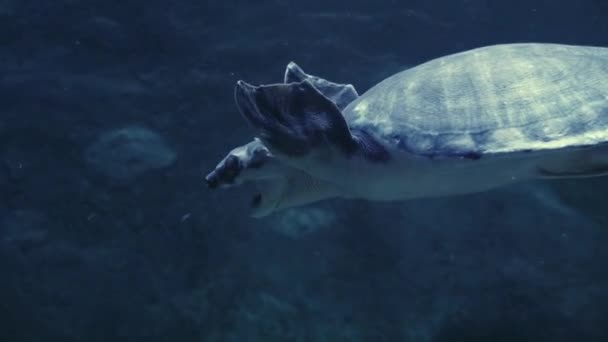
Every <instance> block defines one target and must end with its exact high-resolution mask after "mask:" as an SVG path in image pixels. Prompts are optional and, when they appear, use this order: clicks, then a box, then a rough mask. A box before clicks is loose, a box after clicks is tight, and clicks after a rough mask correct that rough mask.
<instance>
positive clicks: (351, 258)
mask: <svg viewBox="0 0 608 342" xmlns="http://www.w3.org/2000/svg"><path fill="white" fill-rule="evenodd" d="M531 41H533V42H553V43H565V44H578V45H597V46H608V1H606V0H578V1H574V0H571V1H547V0H526V1H524V0H511V1H500V0H449V1H448V0H444V1H422V0H417V1H405V0H403V1H363V0H350V1H328V0H325V1H319V0H307V1H290V0H260V1H244V0H238V1H237V0H221V1H220V0H217V1H203V0H198V1H191V0H188V1H173V2H170V1H144V0H123V1H95V0H90V1H75V0H53V1H42V0H39V1H32V0H0V341H2V342H5V341H6V342H12V341H89V342H93V341H104V342H105V341H239V342H240V341H390V342H393V341H433V342H436V341H573V340H577V341H608V271H607V267H608V211H607V205H606V204H607V203H608V178H603V179H602V178H597V179H585V180H564V181H551V182H549V181H543V182H540V181H539V182H530V183H524V184H518V185H515V186H510V187H506V188H502V189H498V190H495V191H491V192H488V193H483V194H475V195H467V196H460V197H451V198H442V199H426V200H415V201H408V202H392V203H374V202H368V201H356V200H351V201H346V200H331V201H324V202H321V203H318V204H315V205H309V206H305V207H300V208H295V209H289V210H286V211H283V212H279V213H277V214H274V215H271V216H269V217H266V218H263V219H259V220H256V219H252V218H250V217H248V214H247V212H248V201H249V198H248V196H249V195H248V194H247V193H246V192H243V191H238V190H235V191H210V190H208V189H207V188H206V187H205V184H204V178H203V177H204V175H205V173H206V172H208V171H210V170H211V169H213V167H214V166H215V165H216V163H217V162H218V161H219V160H220V159H221V158H223V156H224V155H225V154H226V153H227V152H228V151H229V150H230V149H232V148H233V147H235V146H238V145H242V144H244V143H246V142H248V141H250V140H251V138H252V136H253V131H252V129H251V128H250V127H248V125H247V124H246V122H245V121H244V120H243V119H242V118H241V116H240V115H239V114H238V111H237V109H236V106H235V105H234V101H233V87H234V84H235V82H236V80H238V79H244V80H247V81H248V82H251V83H254V84H262V83H271V82H278V81H280V80H281V79H282V75H283V71H284V68H285V66H286V65H287V63H288V62H290V61H295V62H297V63H298V64H299V65H301V66H302V67H303V68H304V70H306V71H307V72H310V73H312V74H314V75H319V76H321V77H324V78H327V79H329V80H333V81H336V82H342V83H352V84H354V85H355V87H356V88H357V89H358V90H359V92H360V93H362V92H364V91H365V90H366V89H368V88H369V87H371V86H372V85H374V84H375V83H377V82H379V81H381V80H382V79H384V78H385V77H387V76H389V75H392V74H394V73H396V72H398V71H401V70H403V69H406V68H408V67H411V66H414V65H416V64H419V63H422V62H425V61H427V60H429V59H431V58H436V57H440V56H443V55H446V54H449V53H454V52H459V51H463V50H467V49H470V48H474V47H479V46H484V45H490V44H497V43H512V42H531Z"/></svg>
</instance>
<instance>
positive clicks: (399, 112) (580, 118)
mask: <svg viewBox="0 0 608 342" xmlns="http://www.w3.org/2000/svg"><path fill="white" fill-rule="evenodd" d="M343 115H344V117H345V118H346V121H347V123H348V125H349V127H350V129H352V130H364V131H367V132H369V133H372V134H374V135H375V136H377V137H379V138H382V139H383V140H384V141H385V142H387V143H389V144H393V145H397V146H399V147H400V148H402V149H405V150H407V151H408V152H410V153H413V154H419V155H428V156H454V155H460V156H473V157H479V156H482V155H484V154H495V153H509V152H519V151H532V150H543V149H557V148H563V147H572V146H586V145H594V144H598V143H603V142H606V141H608V48H601V47H583V46H569V45H556V44H532V43H530V44H508V45H494V46H488V47H483V48H478V49H474V50H470V51H466V52H462V53H457V54H453V55H449V56H446V57H442V58H438V59H435V60H432V61H430V62H427V63H424V64H421V65H419V66H417V67H414V68H412V69H409V70H406V71H403V72H400V73H398V74H396V75H394V76H392V77H390V78H388V79H386V80H384V81H383V82H381V83H379V84H378V85H376V86H375V87H373V88H372V89H370V90H369V91H367V92H366V93H365V94H363V95H362V96H361V97H359V98H357V99H356V100H355V101H353V102H352V103H350V104H349V105H348V106H347V107H346V108H345V110H344V111H343Z"/></svg>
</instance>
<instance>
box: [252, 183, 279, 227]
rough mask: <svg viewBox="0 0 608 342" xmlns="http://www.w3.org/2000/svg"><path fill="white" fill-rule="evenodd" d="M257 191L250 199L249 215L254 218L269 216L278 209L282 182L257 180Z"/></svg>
mask: <svg viewBox="0 0 608 342" xmlns="http://www.w3.org/2000/svg"><path fill="white" fill-rule="evenodd" d="M255 187H256V188H257V191H255V192H254V193H253V195H252V196H251V197H250V202H249V210H250V215H251V216H252V217H255V218H260V217H264V216H267V215H270V214H271V213H273V212H274V211H276V210H278V209H280V208H279V206H280V203H281V198H282V197H283V193H284V182H282V181H280V180H259V181H256V182H255Z"/></svg>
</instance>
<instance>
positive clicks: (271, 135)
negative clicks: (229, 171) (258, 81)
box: [235, 80, 357, 157]
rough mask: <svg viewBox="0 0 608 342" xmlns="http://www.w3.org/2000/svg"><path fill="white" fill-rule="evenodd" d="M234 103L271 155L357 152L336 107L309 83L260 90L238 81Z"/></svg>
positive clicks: (278, 85) (354, 143) (277, 85)
mask: <svg viewBox="0 0 608 342" xmlns="http://www.w3.org/2000/svg"><path fill="white" fill-rule="evenodd" d="M235 100H236V103H237V106H238V108H239V111H240V112H241V114H242V115H243V116H244V117H245V118H246V119H247V121H249V123H251V125H253V127H254V128H255V129H256V130H257V131H258V135H259V138H260V139H261V140H262V141H263V143H264V145H265V146H267V147H268V148H269V149H270V150H271V151H272V153H273V154H276V153H277V152H278V153H280V154H283V155H286V156H290V157H300V156H304V155H307V154H309V153H310V152H311V151H312V150H315V149H318V148H323V147H325V148H327V147H332V148H333V147H336V148H338V149H339V150H341V151H342V152H344V153H346V154H350V153H352V152H354V151H355V150H356V149H357V143H356V142H355V139H354V138H353V136H352V135H351V132H350V131H349V128H348V125H347V124H346V121H345V120H344V117H343V116H342V113H341V112H340V110H339V109H338V107H337V106H336V105H335V104H334V103H333V102H332V101H330V100H329V99H328V98H327V97H325V96H324V95H323V94H321V92H319V90H317V89H316V88H315V87H314V86H313V84H312V83H311V82H310V81H309V80H304V81H302V82H298V83H290V84H273V85H265V86H259V87H255V86H252V85H250V84H247V83H245V82H243V81H238V82H237V85H236V89H235Z"/></svg>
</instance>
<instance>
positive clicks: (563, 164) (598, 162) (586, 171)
mask: <svg viewBox="0 0 608 342" xmlns="http://www.w3.org/2000/svg"><path fill="white" fill-rule="evenodd" d="M538 173H539V175H540V176H541V177H542V178H546V179H552V178H589V177H599V176H605V175H608V145H600V146H594V147H587V148H582V149H576V150H574V151H572V152H570V155H569V156H568V157H566V158H565V159H561V160H559V161H557V162H552V163H547V164H546V165H541V166H540V167H539V168H538Z"/></svg>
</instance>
